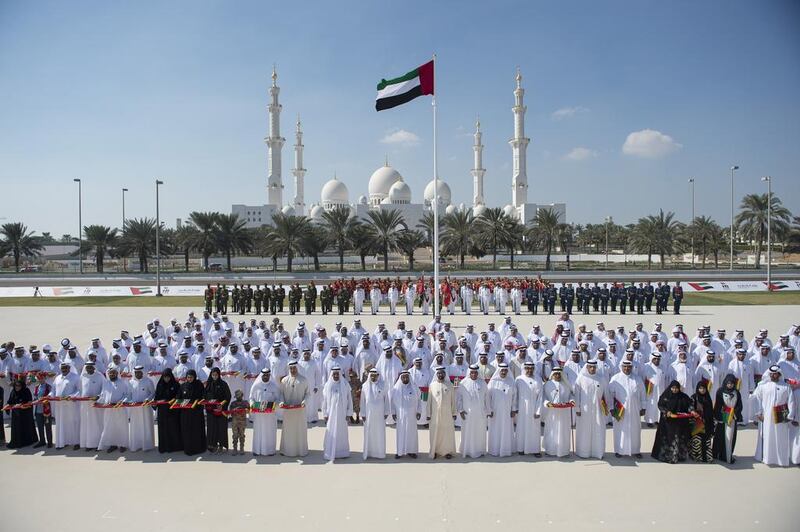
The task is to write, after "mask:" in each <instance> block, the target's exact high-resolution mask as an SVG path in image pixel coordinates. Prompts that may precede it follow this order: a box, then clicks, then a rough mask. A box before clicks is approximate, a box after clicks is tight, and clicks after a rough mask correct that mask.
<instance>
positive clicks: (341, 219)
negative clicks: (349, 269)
mask: <svg viewBox="0 0 800 532" xmlns="http://www.w3.org/2000/svg"><path fill="white" fill-rule="evenodd" d="M359 223H360V222H359V221H358V219H357V218H356V217H354V216H350V208H349V207H346V206H344V205H337V206H335V207H334V208H332V209H330V210H327V211H325V212H324V213H322V227H323V228H324V229H325V231H326V232H327V233H328V235H327V239H328V240H329V241H330V242H331V243H332V244H334V245H335V246H336V251H337V252H338V253H339V271H340V272H343V271H344V252H345V250H347V248H348V246H350V245H352V240H351V235H352V232H353V228H354V227H355V226H356V225H358V224H359Z"/></svg>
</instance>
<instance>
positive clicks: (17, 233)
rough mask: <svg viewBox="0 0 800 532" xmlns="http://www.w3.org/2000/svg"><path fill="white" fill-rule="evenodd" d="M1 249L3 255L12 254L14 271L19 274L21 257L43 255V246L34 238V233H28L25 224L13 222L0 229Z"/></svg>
mask: <svg viewBox="0 0 800 532" xmlns="http://www.w3.org/2000/svg"><path fill="white" fill-rule="evenodd" d="M0 235H2V236H3V240H2V241H0V249H2V251H3V255H6V254H8V253H11V255H13V257H14V269H15V270H16V272H17V273H19V261H20V258H21V257H38V256H39V255H41V254H42V253H41V252H42V249H43V246H42V244H41V243H40V242H39V241H38V239H37V238H36V237H35V236H33V231H31V232H28V228H27V227H26V226H25V224H23V223H20V222H13V223H7V224H3V226H2V228H0Z"/></svg>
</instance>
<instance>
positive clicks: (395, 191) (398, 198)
mask: <svg viewBox="0 0 800 532" xmlns="http://www.w3.org/2000/svg"><path fill="white" fill-rule="evenodd" d="M389 200H390V201H391V202H392V203H411V187H409V186H408V183H406V182H405V181H403V179H402V178H400V181H396V182H395V184H394V185H392V188H390V189H389Z"/></svg>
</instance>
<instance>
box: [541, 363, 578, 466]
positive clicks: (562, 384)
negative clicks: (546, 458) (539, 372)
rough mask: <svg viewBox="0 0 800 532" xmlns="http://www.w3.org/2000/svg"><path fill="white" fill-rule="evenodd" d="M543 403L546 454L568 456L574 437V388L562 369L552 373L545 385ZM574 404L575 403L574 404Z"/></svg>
mask: <svg viewBox="0 0 800 532" xmlns="http://www.w3.org/2000/svg"><path fill="white" fill-rule="evenodd" d="M542 402H543V404H544V407H545V418H544V452H545V453H547V454H548V455H550V456H558V457H562V456H567V455H568V454H569V450H570V445H571V436H572V408H569V407H568V406H567V405H569V404H570V403H571V402H572V387H571V386H570V383H568V382H566V380H564V378H563V375H562V371H561V368H560V367H558V366H556V367H554V368H553V370H552V371H551V372H550V380H548V381H547V382H546V383H545V385H544V390H543V392H542ZM573 404H574V403H573Z"/></svg>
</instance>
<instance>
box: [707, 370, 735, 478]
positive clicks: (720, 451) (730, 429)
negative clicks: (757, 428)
mask: <svg viewBox="0 0 800 532" xmlns="http://www.w3.org/2000/svg"><path fill="white" fill-rule="evenodd" d="M714 421H716V425H715V426H714V445H713V452H714V458H716V459H717V460H723V461H725V462H728V463H729V464H732V463H734V462H735V461H736V458H735V457H734V456H733V450H734V449H735V448H736V432H737V430H738V428H737V425H738V424H739V423H741V422H742V394H740V393H739V390H737V389H736V377H734V376H733V375H731V374H730V373H728V374H727V375H725V379H724V380H723V381H722V386H721V387H720V389H719V390H717V398H716V401H714Z"/></svg>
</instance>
